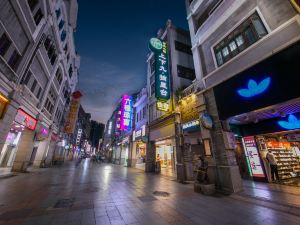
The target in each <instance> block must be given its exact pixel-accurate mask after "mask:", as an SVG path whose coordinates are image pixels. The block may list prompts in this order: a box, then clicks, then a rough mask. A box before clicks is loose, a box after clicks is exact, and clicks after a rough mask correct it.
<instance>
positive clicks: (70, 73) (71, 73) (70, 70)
mask: <svg viewBox="0 0 300 225" xmlns="http://www.w3.org/2000/svg"><path fill="white" fill-rule="evenodd" d="M68 72H69V77H70V78H71V77H72V75H73V68H72V64H71V65H70V67H69V71H68Z"/></svg>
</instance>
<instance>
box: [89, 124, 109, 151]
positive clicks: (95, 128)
mask: <svg viewBox="0 0 300 225" xmlns="http://www.w3.org/2000/svg"><path fill="white" fill-rule="evenodd" d="M104 127H105V125H104V124H103V123H99V122H97V121H94V120H92V121H91V129H90V135H89V136H90V137H89V140H90V142H91V146H92V148H93V150H95V151H98V150H99V148H100V146H99V144H100V141H103V135H104Z"/></svg>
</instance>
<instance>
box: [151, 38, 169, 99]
mask: <svg viewBox="0 0 300 225" xmlns="http://www.w3.org/2000/svg"><path fill="white" fill-rule="evenodd" d="M149 48H150V50H151V51H152V52H153V53H154V55H155V97H156V98H157V100H159V101H163V102H166V101H168V100H169V99H170V75H169V60H168V46H167V43H166V42H164V41H161V40H159V39H158V38H151V39H150V44H149Z"/></svg>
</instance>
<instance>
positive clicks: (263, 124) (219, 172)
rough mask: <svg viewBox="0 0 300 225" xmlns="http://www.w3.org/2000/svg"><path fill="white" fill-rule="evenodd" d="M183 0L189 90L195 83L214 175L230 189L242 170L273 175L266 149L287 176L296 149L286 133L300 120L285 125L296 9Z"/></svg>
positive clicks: (264, 2)
mask: <svg viewBox="0 0 300 225" xmlns="http://www.w3.org/2000/svg"><path fill="white" fill-rule="evenodd" d="M186 6H187V13H188V17H187V18H188V22H189V28H190V34H191V40H192V51H193V57H194V63H195V71H196V78H197V80H196V82H195V83H194V84H193V85H192V86H191V87H189V88H188V89H187V93H186V96H188V95H189V93H188V90H194V91H193V93H194V94H196V95H198V96H201V98H203V100H204V105H205V107H204V108H203V109H200V110H198V113H199V117H200V119H201V118H202V123H201V135H202V137H201V139H202V141H204V140H208V141H207V143H206V144H205V149H204V152H205V156H206V159H207V160H208V161H209V178H210V180H211V182H214V183H216V185H217V188H218V189H219V190H222V191H224V192H235V191H239V190H241V188H242V182H241V176H242V177H245V178H246V177H251V178H253V179H254V180H264V181H267V180H270V179H271V178H270V167H269V164H268V162H267V160H266V153H267V151H268V150H271V151H273V152H274V154H275V155H276V159H277V160H278V168H279V173H280V176H281V178H282V180H286V178H292V177H293V176H294V174H295V173H296V172H297V171H299V164H297V163H296V159H297V157H299V156H298V155H297V153H296V152H297V151H296V150H297V149H298V142H296V141H295V140H297V138H296V139H291V136H293V137H294V135H295V130H297V129H299V127H297V126H294V125H295V124H294V125H291V126H285V125H287V124H288V122H290V124H292V123H293V122H292V121H294V122H295V121H296V120H297V119H296V118H297V113H298V112H299V107H298V104H299V92H298V91H297V87H295V86H294V85H293V84H295V83H299V76H298V75H297V74H296V73H295V72H296V71H297V69H296V62H295V61H294V60H293V59H296V58H297V57H299V56H298V55H297V54H298V53H297V52H299V50H298V48H299V39H300V27H299V21H300V20H299V14H298V12H297V11H296V9H295V8H294V7H293V5H292V4H291V2H290V1H280V0H275V1H268V0H259V1H246V0H241V1H240V0H239V1H236V0H229V1H222V0H215V1H213V0H212V1H202V0H193V1H188V0H187V1H186ZM195 87H196V88H195ZM197 87H198V88H199V89H200V91H198V90H197ZM283 90H284V91H283ZM296 92H297V93H296ZM279 93H280V94H279ZM203 125H212V126H208V128H209V129H207V127H204V126H203ZM281 125H282V126H281ZM288 128H290V129H288ZM289 130H292V131H289ZM274 133H277V134H276V135H275V134H274ZM291 140H294V141H295V142H293V141H291ZM276 149H277V150H276ZM292 149H294V150H292ZM276 151H277V152H276ZM285 151H286V152H285ZM293 151H294V153H293ZM207 153H208V154H207ZM280 153H282V154H280ZM285 153H286V155H290V157H289V158H288V160H287V159H282V158H281V156H282V155H284V154H285ZM283 160H287V163H285V162H283Z"/></svg>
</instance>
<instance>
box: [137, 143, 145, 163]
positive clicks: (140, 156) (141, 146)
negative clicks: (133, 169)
mask: <svg viewBox="0 0 300 225" xmlns="http://www.w3.org/2000/svg"><path fill="white" fill-rule="evenodd" d="M136 160H137V161H136V164H144V163H145V162H146V144H145V143H143V142H139V143H137V145H136Z"/></svg>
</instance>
